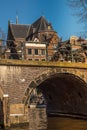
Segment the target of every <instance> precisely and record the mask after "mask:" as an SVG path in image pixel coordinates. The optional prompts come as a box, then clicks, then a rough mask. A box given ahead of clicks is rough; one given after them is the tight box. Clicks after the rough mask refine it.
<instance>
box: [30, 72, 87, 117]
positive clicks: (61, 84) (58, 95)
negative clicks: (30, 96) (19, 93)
mask: <svg viewBox="0 0 87 130" xmlns="http://www.w3.org/2000/svg"><path fill="white" fill-rule="evenodd" d="M36 87H37V88H38V89H39V90H40V91H41V92H42V93H43V95H44V97H45V99H46V102H47V113H48V114H54V115H57V114H58V115H59V114H60V115H62V114H64V115H65V114H66V115H80V116H84V115H87V84H86V82H85V81H84V77H83V78H82V76H81V75H79V76H78V73H77V72H76V71H75V72H74V73H72V72H70V71H67V72H66V71H63V70H62V71H60V72H57V71H54V70H53V71H49V73H43V74H42V75H40V76H38V77H37V78H36V79H34V80H33V81H32V82H31V83H30V85H29V89H30V90H31V89H32V91H33V90H34V89H35V88H36Z"/></svg>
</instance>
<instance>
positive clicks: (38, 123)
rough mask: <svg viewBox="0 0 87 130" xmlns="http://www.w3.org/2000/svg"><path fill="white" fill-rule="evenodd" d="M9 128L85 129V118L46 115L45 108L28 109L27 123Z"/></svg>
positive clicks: (86, 125) (31, 129) (86, 129)
mask: <svg viewBox="0 0 87 130" xmlns="http://www.w3.org/2000/svg"><path fill="white" fill-rule="evenodd" d="M10 130H87V120H81V119H71V118H65V117H49V118H47V116H46V109H45V108H31V109H30V110H29V124H28V126H22V127H17V128H11V129H10Z"/></svg>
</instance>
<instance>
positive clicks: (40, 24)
mask: <svg viewBox="0 0 87 130" xmlns="http://www.w3.org/2000/svg"><path fill="white" fill-rule="evenodd" d="M48 26H50V29H49V28H48ZM32 27H33V28H34V29H35V32H41V31H54V30H53V28H52V26H51V24H50V23H49V22H48V21H47V20H46V19H45V17H43V16H41V17H40V18H39V19H38V20H36V21H35V22H34V23H33V24H32Z"/></svg>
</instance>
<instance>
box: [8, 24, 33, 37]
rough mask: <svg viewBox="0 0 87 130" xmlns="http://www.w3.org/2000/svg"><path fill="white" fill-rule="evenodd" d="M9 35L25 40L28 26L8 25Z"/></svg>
mask: <svg viewBox="0 0 87 130" xmlns="http://www.w3.org/2000/svg"><path fill="white" fill-rule="evenodd" d="M9 27H10V29H11V33H12V35H13V37H14V39H15V38H26V37H27V35H28V34H29V33H28V32H29V30H30V25H22V24H10V26H9Z"/></svg>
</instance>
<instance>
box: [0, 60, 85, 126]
mask: <svg viewBox="0 0 87 130" xmlns="http://www.w3.org/2000/svg"><path fill="white" fill-rule="evenodd" d="M0 64H1V65H0V100H1V102H0V108H2V111H3V116H2V117H3V121H4V125H5V126H10V125H15V124H19V123H29V117H28V111H29V109H28V105H29V99H30V96H31V93H32V92H33V90H34V89H36V88H37V89H39V90H40V91H41V92H42V93H43V95H44V97H45V100H46V104H47V107H46V109H47V114H48V115H51V116H54V115H64V116H74V117H81V118H87V64H83V63H60V62H34V63H33V62H30V61H15V60H13V61H12V60H9V61H5V62H4V63H3V62H2V63H0ZM0 120H1V119H0Z"/></svg>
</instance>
